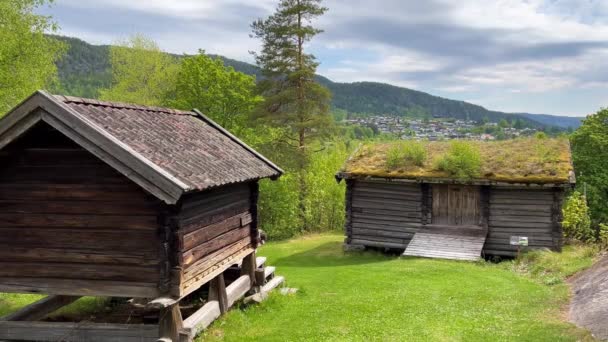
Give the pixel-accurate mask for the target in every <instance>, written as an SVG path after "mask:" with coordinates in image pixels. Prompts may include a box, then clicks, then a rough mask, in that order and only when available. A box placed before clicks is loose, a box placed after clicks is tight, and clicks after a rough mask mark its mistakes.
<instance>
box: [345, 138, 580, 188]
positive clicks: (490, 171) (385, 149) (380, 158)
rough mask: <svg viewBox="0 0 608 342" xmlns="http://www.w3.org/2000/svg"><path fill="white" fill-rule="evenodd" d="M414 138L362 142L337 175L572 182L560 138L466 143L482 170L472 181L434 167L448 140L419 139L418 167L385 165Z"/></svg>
mask: <svg viewBox="0 0 608 342" xmlns="http://www.w3.org/2000/svg"><path fill="white" fill-rule="evenodd" d="M412 143H416V142H411V141H402V142H393V143H380V144H374V145H367V146H361V147H359V149H358V150H357V151H355V153H353V154H352V155H351V157H350V158H349V159H348V160H347V161H346V163H345V164H344V166H343V167H342V169H341V170H340V171H339V172H338V173H337V174H336V177H337V178H338V179H342V178H346V179H356V178H381V179H392V180H397V181H399V180H400V181H415V182H429V183H469V184H525V185H544V186H549V185H550V186H556V185H560V184H561V185H567V184H571V183H574V173H573V168H572V159H571V152H570V144H569V142H568V140H567V139H565V138H557V139H537V138H518V139H512V140H503V141H490V142H483V141H467V143H469V144H471V145H472V146H473V148H476V149H478V150H479V154H480V157H481V172H480V173H479V175H478V176H477V177H475V178H473V179H458V178H456V177H454V176H452V175H450V174H449V173H447V172H445V171H441V170H438V168H437V161H438V160H439V159H440V158H441V157H442V156H444V155H445V154H446V153H448V151H449V149H450V141H425V142H419V144H421V145H422V147H423V148H424V149H425V150H426V159H425V160H424V162H423V165H422V166H416V165H414V164H413V163H411V162H407V161H406V160H403V161H401V162H398V163H397V164H398V165H397V166H393V167H389V166H388V165H387V154H389V153H390V152H389V151H391V150H392V151H393V152H394V151H395V149H400V148H403V147H404V145H406V144H412Z"/></svg>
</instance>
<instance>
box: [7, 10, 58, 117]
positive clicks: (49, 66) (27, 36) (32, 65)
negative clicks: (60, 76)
mask: <svg viewBox="0 0 608 342" xmlns="http://www.w3.org/2000/svg"><path fill="white" fill-rule="evenodd" d="M51 2H52V1H50V0H2V1H0V116H2V115H3V114H4V113H6V112H7V111H8V110H9V109H11V108H12V107H14V106H15V105H17V104H18V103H19V102H21V101H22V100H24V99H25V97H27V96H28V95H30V94H31V93H33V92H34V91H35V90H37V89H41V88H44V87H46V86H48V85H49V84H50V83H51V82H53V81H55V80H56V76H57V67H56V66H55V62H56V61H57V60H58V59H59V58H60V57H61V56H62V55H63V53H64V52H65V51H66V47H65V45H64V44H62V43H61V42H59V41H57V40H55V39H53V38H51V37H49V36H46V35H45V32H54V31H56V30H57V28H58V27H57V24H56V23H55V22H54V21H53V20H52V18H51V17H48V16H43V15H39V14H36V13H35V12H34V11H35V10H36V9H37V8H39V7H41V6H44V5H46V4H49V3H51Z"/></svg>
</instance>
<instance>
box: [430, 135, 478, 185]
mask: <svg viewBox="0 0 608 342" xmlns="http://www.w3.org/2000/svg"><path fill="white" fill-rule="evenodd" d="M436 168H437V169H438V170H441V171H445V172H447V173H449V174H450V175H451V176H454V177H457V178H461V179H472V178H475V177H477V176H479V173H480V171H481V153H480V151H479V149H478V148H477V147H476V146H475V145H473V144H470V143H468V142H466V141H459V140H455V141H452V142H451V143H450V149H449V150H448V152H447V153H446V154H444V155H443V156H442V157H440V158H439V160H438V161H437V164H436Z"/></svg>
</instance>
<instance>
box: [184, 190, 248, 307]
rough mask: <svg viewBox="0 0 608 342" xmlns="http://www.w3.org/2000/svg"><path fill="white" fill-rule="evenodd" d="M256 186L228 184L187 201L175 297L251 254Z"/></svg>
mask: <svg viewBox="0 0 608 342" xmlns="http://www.w3.org/2000/svg"><path fill="white" fill-rule="evenodd" d="M256 206H257V183H255V182H254V183H244V184H236V185H228V186H224V187H221V188H218V189H215V190H211V191H207V192H204V193H200V194H197V195H194V196H192V197H189V198H186V199H185V200H184V201H183V203H182V205H181V209H180V212H179V214H178V221H179V224H178V226H179V227H178V230H177V259H178V260H177V261H176V265H178V266H179V268H180V269H181V271H180V272H181V273H180V275H179V279H176V280H175V281H174V283H176V284H175V285H177V284H179V285H178V288H174V294H177V293H179V295H182V296H183V295H184V294H186V293H189V292H190V291H192V290H193V289H196V288H198V286H200V285H202V283H204V282H206V281H208V280H206V281H205V279H207V278H209V276H210V274H211V273H212V272H215V271H217V270H218V268H226V267H228V266H230V263H231V262H234V260H233V259H237V256H240V255H241V254H243V253H246V252H247V251H248V252H251V251H252V248H254V246H255V241H256V239H257V236H256V234H257V227H256V222H255V221H254V219H255V216H256Z"/></svg>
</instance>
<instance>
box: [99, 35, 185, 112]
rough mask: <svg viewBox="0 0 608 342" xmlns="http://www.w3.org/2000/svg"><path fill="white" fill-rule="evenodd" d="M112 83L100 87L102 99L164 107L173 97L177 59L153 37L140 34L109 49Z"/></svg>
mask: <svg viewBox="0 0 608 342" xmlns="http://www.w3.org/2000/svg"><path fill="white" fill-rule="evenodd" d="M110 63H111V65H112V85H111V87H110V88H108V89H101V90H100V97H101V99H103V100H110V101H122V102H130V103H138V104H142V105H149V106H161V105H165V104H167V102H168V99H170V98H173V97H174V92H175V80H176V77H177V73H178V70H179V63H178V61H177V58H176V57H174V56H172V55H169V54H167V53H164V52H163V51H161V49H160V48H159V47H158V45H157V44H156V43H155V42H154V41H153V40H151V39H149V38H147V37H145V36H143V35H140V34H137V35H134V36H132V37H130V38H129V39H127V40H125V41H121V42H118V43H117V45H115V46H112V47H111V48H110Z"/></svg>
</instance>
